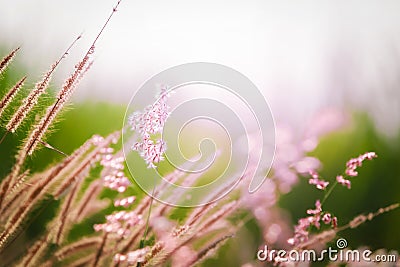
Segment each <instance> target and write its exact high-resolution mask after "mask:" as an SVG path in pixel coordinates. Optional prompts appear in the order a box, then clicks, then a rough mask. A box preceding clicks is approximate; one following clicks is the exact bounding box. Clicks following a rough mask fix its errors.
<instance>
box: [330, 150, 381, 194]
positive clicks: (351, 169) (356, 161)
mask: <svg viewBox="0 0 400 267" xmlns="http://www.w3.org/2000/svg"><path fill="white" fill-rule="evenodd" d="M376 157H377V155H376V153H375V152H367V153H364V154H362V155H360V156H358V157H357V158H353V159H350V160H349V161H348V162H347V163H346V170H345V174H346V175H347V176H349V177H355V176H357V175H358V172H357V171H356V169H357V168H358V167H361V166H362V163H363V161H364V160H366V159H367V160H372V159H373V158H376ZM336 181H337V182H338V183H339V184H341V185H343V186H346V187H347V188H348V189H350V188H351V182H350V180H348V179H345V178H344V177H343V175H338V176H336Z"/></svg>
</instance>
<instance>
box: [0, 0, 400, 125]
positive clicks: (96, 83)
mask: <svg viewBox="0 0 400 267" xmlns="http://www.w3.org/2000/svg"><path fill="white" fill-rule="evenodd" d="M115 2H116V1H115V0H102V1H100V0H84V1H82V0H81V1H77V0H68V1H55V0H34V1H29V0H0V45H1V46H3V48H5V49H8V50H10V49H12V48H14V47H16V46H19V45H21V46H22V51H21V53H20V54H19V56H18V60H19V61H20V62H23V64H24V65H25V66H26V67H27V68H28V70H29V71H28V72H29V79H30V81H31V83H32V84H33V83H34V82H35V80H36V79H38V78H39V77H40V74H41V73H43V72H44V71H46V70H47V69H48V67H49V66H50V64H52V63H53V62H54V61H55V60H56V59H57V58H58V57H59V56H60V55H61V53H62V52H63V51H64V50H65V48H66V47H67V46H68V45H69V44H70V42H71V41H72V40H73V39H74V38H75V37H76V36H77V35H78V34H80V33H81V32H83V37H84V38H83V39H82V40H81V41H80V42H79V44H78V45H77V46H76V47H75V49H74V50H73V51H72V53H71V55H70V56H69V57H68V58H67V59H66V60H65V62H64V64H63V65H62V67H61V68H60V69H59V71H58V73H57V76H56V83H57V84H61V83H62V81H63V79H64V78H65V77H67V75H68V74H69V73H70V72H71V71H72V69H73V66H74V64H75V63H76V62H77V61H78V60H79V59H80V57H81V56H82V55H83V53H84V52H85V51H86V49H87V48H88V46H89V45H90V43H91V42H92V40H93V38H94V36H95V35H96V34H97V32H98V30H99V29H100V27H101V25H102V24H103V23H104V21H105V19H106V17H107V16H108V15H109V13H110V12H111V9H112V6H113V5H114V4H115ZM399 51H400V1H395V0H393V1H265V0H259V1H256V0H249V1H243V0H242V1H218V0H202V1H188V0H182V1H177V0H171V1H165V0H164V1H133V0H123V1H122V3H121V5H120V8H119V11H118V12H117V13H116V14H115V17H113V19H112V21H111V23H110V25H109V26H108V28H107V29H106V31H105V32H104V35H103V36H102V37H101V39H100V41H99V43H98V45H97V48H96V54H95V63H94V65H93V68H92V69H91V70H90V72H89V73H88V75H87V76H86V77H85V80H84V81H83V82H82V84H81V85H80V86H79V88H78V90H77V91H76V95H75V100H80V99H88V98H90V99H92V100H93V99H99V100H111V101H115V102H119V103H128V100H129V98H130V97H131V95H132V94H133V93H134V92H135V90H137V89H138V88H139V87H140V85H141V84H142V83H143V82H144V81H145V80H146V79H148V78H150V77H151V76H152V75H154V74H157V73H158V72H160V71H162V70H164V69H166V68H169V67H172V66H175V65H178V64H182V63H187V62H194V61H207V62H215V63H220V64H224V65H227V66H229V67H232V68H234V69H236V70H238V71H240V72H241V73H243V74H244V75H246V76H248V77H249V78H250V79H251V80H252V81H253V82H254V83H255V84H256V85H257V86H258V87H259V88H260V90H262V92H263V94H264V95H265V96H266V98H267V99H268V101H269V102H270V104H271V107H272V111H273V113H274V114H275V116H277V117H278V118H283V119H285V120H290V121H292V122H295V121H304V120H307V119H308V118H309V117H310V116H311V114H313V113H314V112H315V111H316V110H318V109H319V108H321V107H326V106H344V105H350V104H351V105H355V106H356V107H363V108H365V109H367V110H369V111H371V112H372V113H373V115H374V117H375V118H376V121H377V123H378V125H379V126H385V127H386V129H388V130H392V131H393V130H394V129H396V127H397V126H398V125H399V122H400V104H399V103H400V100H399V98H400V93H399V91H400V63H399V62H400V61H399V60H400V54H399ZM389 128H390V129H389ZM385 131H386V130H385Z"/></svg>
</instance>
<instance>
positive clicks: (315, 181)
mask: <svg viewBox="0 0 400 267" xmlns="http://www.w3.org/2000/svg"><path fill="white" fill-rule="evenodd" d="M309 173H310V175H311V178H310V179H309V180H308V183H309V184H312V185H315V187H317V189H320V190H325V188H326V187H327V186H328V185H329V182H326V181H324V180H321V179H320V177H319V175H318V173H317V172H316V171H314V170H310V171H309Z"/></svg>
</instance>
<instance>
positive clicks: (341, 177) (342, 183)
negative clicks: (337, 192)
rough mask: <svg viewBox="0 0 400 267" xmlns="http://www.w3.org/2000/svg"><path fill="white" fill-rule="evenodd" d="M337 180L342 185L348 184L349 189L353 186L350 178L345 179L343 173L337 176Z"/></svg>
mask: <svg viewBox="0 0 400 267" xmlns="http://www.w3.org/2000/svg"><path fill="white" fill-rule="evenodd" d="M336 181H337V182H338V183H339V184H341V185H344V186H347V188H348V189H350V187H351V182H350V180H346V179H344V178H343V176H342V175H338V176H336Z"/></svg>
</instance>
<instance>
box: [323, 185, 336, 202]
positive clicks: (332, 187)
mask: <svg viewBox="0 0 400 267" xmlns="http://www.w3.org/2000/svg"><path fill="white" fill-rule="evenodd" d="M337 184H338V182H337V181H335V183H334V184H333V185H332V186H331V187H330V188H329V190H328V191H327V192H326V194H325V195H324V198H323V199H322V201H321V206H322V205H324V203H325V201H326V200H327V199H328V197H329V195H330V194H331V193H332V191H333V189H335V187H336V185H337Z"/></svg>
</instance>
